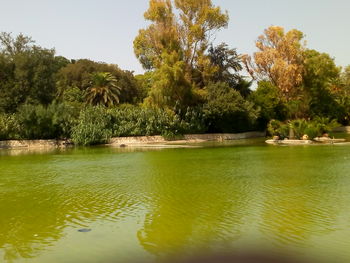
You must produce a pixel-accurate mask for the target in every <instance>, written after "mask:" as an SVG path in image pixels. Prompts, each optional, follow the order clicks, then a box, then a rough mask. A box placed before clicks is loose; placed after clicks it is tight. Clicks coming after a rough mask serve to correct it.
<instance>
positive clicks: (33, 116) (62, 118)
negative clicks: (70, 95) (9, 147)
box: [16, 103, 77, 139]
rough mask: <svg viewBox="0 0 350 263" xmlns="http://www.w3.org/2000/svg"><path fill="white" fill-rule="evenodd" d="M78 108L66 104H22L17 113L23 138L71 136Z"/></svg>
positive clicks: (19, 133)
mask: <svg viewBox="0 0 350 263" xmlns="http://www.w3.org/2000/svg"><path fill="white" fill-rule="evenodd" d="M76 112H77V110H76V109H74V108H73V107H72V106H68V105H65V104H58V103H52V104H50V105H48V106H47V107H46V106H43V105H32V104H24V105H22V106H21V107H20V108H19V110H18V112H17V113H16V119H17V121H18V123H19V126H20V129H19V130H18V135H19V137H20V138H22V139H59V138H61V139H62V138H69V137H70V133H71V127H72V126H73V125H74V122H75V119H76Z"/></svg>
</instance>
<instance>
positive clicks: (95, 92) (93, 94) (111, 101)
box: [86, 72, 121, 106]
mask: <svg viewBox="0 0 350 263" xmlns="http://www.w3.org/2000/svg"><path fill="white" fill-rule="evenodd" d="M120 90H121V89H120V87H119V86H118V80H117V79H116V78H115V77H114V76H113V75H112V74H111V73H108V72H98V73H94V74H92V75H91V81H90V84H89V88H88V89H87V93H86V101H87V102H88V103H90V104H92V105H99V104H102V105H105V106H113V105H115V104H118V103H119V97H118V96H119V95H120Z"/></svg>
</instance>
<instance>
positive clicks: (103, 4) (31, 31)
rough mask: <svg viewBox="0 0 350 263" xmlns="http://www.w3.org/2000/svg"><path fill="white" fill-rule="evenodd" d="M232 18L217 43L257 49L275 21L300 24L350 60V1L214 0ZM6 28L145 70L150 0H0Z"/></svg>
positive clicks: (313, 39) (341, 60) (69, 51)
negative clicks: (139, 51) (141, 44)
mask: <svg viewBox="0 0 350 263" xmlns="http://www.w3.org/2000/svg"><path fill="white" fill-rule="evenodd" d="M213 3H214V4H215V5H219V6H221V7H222V9H224V10H227V11H228V12H229V15H230V23H229V27H228V28H227V29H223V30H222V31H221V32H219V34H218V36H217V39H216V42H218V43H219V42H223V41H224V42H226V43H228V44H229V46H230V47H234V48H237V49H238V51H239V52H240V53H248V54H252V53H253V52H254V51H255V45H254V42H255V40H256V39H257V37H258V35H260V34H261V33H262V32H263V30H264V29H265V28H267V27H268V26H270V25H279V26H283V27H285V28H286V29H288V30H289V29H292V28H296V29H299V30H301V31H302V32H304V33H305V35H306V40H307V42H308V47H309V48H313V49H316V50H318V51H321V52H327V53H329V54H330V55H331V56H332V57H334V58H335V60H336V63H337V64H338V65H340V66H346V65H349V64H350V45H349V42H350V34H349V29H350V15H349V11H350V0H213ZM0 7H1V11H0V31H6V32H13V33H14V34H18V33H20V32H22V33H24V34H25V35H29V36H31V37H32V38H33V39H34V40H35V41H36V42H37V44H39V45H41V46H43V47H46V48H53V47H54V48H55V49H56V52H57V54H58V55H62V56H65V57H67V58H70V59H73V58H74V59H78V58H90V59H92V60H95V61H104V62H107V63H113V64H118V65H119V66H120V67H121V68H122V69H128V70H134V71H135V72H136V73H142V72H143V70H142V68H141V66H140V64H139V63H138V61H137V59H136V58H135V56H134V53H133V45H132V43H133V40H134V38H135V36H136V35H137V32H138V30H139V29H140V28H144V27H146V25H147V23H146V21H145V20H144V18H143V13H144V11H145V10H146V9H147V7H148V0H128V1H124V0H30V1H29V0H0Z"/></svg>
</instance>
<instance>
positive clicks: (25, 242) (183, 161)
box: [0, 140, 350, 263]
mask: <svg viewBox="0 0 350 263" xmlns="http://www.w3.org/2000/svg"><path fill="white" fill-rule="evenodd" d="M201 146H204V147H200V148H182V149H158V150H153V149H149V150H142V149H136V150H131V149H119V148H102V147H96V148H85V149H68V150H63V151H53V152H46V153H36V152H23V151H15V150H14V151H5V150H2V151H0V171H1V172H0V193H1V195H0V262H35V263H42V262H45V263H46V262H50V263H56V262H57V263H61V262H65V263H66V262H68V263H69V262H75V263H80V262H123V261H129V260H134V259H143V260H146V261H158V260H160V259H162V258H164V257H169V256H172V255H184V254H188V253H192V251H195V250H202V249H205V250H206V251H218V250H220V251H223V250H235V249H240V248H242V247H246V246H250V245H253V244H254V245H255V246H256V245H261V246H268V247H273V248H277V249H282V248H289V249H293V250H296V251H298V253H300V254H301V255H302V254H307V253H316V254H320V253H324V254H325V256H327V255H337V257H338V258H339V259H343V260H345V261H347V262H350V250H349V247H350V205H349V204H350V173H349V171H350V146H348V145H332V146H297V147H290V146H288V147H283V146H269V145H265V144H264V143H263V142H262V141H261V140H253V141H240V142H235V143H207V144H204V145H201ZM79 229H91V231H90V232H79V231H78V230H79ZM326 254H327V255H326ZM333 262H334V261H333Z"/></svg>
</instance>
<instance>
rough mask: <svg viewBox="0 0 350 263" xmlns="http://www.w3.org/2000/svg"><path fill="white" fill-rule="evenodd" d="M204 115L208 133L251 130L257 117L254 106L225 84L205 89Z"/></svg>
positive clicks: (217, 84)
mask: <svg viewBox="0 0 350 263" xmlns="http://www.w3.org/2000/svg"><path fill="white" fill-rule="evenodd" d="M207 92H208V94H207V102H206V103H205V104H204V114H205V118H206V123H207V127H208V129H209V131H210V132H242V131H247V130H251V129H252V128H253V127H254V125H255V121H256V119H257V117H258V110H256V109H255V108H254V105H253V104H252V103H250V102H248V101H246V100H244V98H243V97H242V96H241V95H240V93H239V92H238V91H236V90H234V89H232V88H230V87H229V86H228V85H227V84H226V83H214V84H210V85H209V86H208V87H207Z"/></svg>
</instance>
